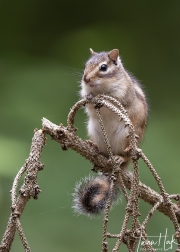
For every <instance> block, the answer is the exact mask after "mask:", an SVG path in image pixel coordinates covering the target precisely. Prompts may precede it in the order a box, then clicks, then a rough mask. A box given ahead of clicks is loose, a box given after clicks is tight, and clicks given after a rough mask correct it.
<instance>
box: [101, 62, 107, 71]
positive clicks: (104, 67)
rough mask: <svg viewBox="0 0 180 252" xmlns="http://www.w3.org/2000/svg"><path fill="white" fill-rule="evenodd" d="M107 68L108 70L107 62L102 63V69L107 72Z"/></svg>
mask: <svg viewBox="0 0 180 252" xmlns="http://www.w3.org/2000/svg"><path fill="white" fill-rule="evenodd" d="M106 70H107V65H106V64H102V65H101V66H100V71H103V72H105V71H106Z"/></svg>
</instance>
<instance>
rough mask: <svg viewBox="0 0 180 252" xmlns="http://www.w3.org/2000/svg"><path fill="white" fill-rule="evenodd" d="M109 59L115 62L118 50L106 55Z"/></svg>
mask: <svg viewBox="0 0 180 252" xmlns="http://www.w3.org/2000/svg"><path fill="white" fill-rule="evenodd" d="M108 56H109V58H110V59H111V60H112V61H114V62H115V63H116V62H117V59H118V56H119V50H118V49H113V50H112V51H110V52H109V53H108Z"/></svg>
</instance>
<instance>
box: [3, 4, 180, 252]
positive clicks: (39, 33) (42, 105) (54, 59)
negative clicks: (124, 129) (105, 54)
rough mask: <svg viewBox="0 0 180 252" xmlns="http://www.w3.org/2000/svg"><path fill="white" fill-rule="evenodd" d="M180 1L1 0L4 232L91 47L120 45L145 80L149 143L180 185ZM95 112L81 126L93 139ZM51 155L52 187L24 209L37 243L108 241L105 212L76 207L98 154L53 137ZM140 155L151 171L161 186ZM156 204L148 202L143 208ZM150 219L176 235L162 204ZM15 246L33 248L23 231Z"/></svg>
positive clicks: (73, 246)
mask: <svg viewBox="0 0 180 252" xmlns="http://www.w3.org/2000/svg"><path fill="white" fill-rule="evenodd" d="M179 11H180V2H179V1H177V0H174V1H155V0H152V1H148V2H147V1H142V0H140V1H111V2H110V1H106V0H104V1H101V0H100V1H94V0H92V1H82V0H81V1H72V0H70V1H64V0H61V1H59V2H57V1H51V2H50V1H41V0H36V1H34V0H33V1H29V2H24V1H22V0H19V1H5V0H2V1H1V3H0V118H1V124H0V128H1V131H0V213H1V214H0V236H2V234H3V232H4V229H5V227H6V222H7V219H8V216H9V213H10V209H9V207H10V195H9V190H10V189H11V184H12V181H13V178H14V176H15V175H16V173H17V171H18V169H19V168H20V167H21V166H22V165H23V163H24V160H25V159H26V158H27V157H28V154H29V148H30V143H31V138H32V136H33V130H34V128H36V127H37V128H40V127H41V118H42V117H46V118H48V119H49V120H51V121H52V122H54V123H57V124H59V123H63V124H66V117H67V114H68V112H69V109H70V107H71V106H72V105H73V104H74V103H75V102H76V101H77V100H78V91H79V81H80V79H81V74H82V71H83V68H84V62H85V61H86V59H87V58H88V57H89V52H88V49H89V48H90V47H92V48H93V49H94V50H95V51H101V50H111V49H113V48H118V49H119V50H120V54H121V57H122V60H123V62H124V65H125V67H126V68H127V69H128V70H129V71H130V72H132V73H133V74H134V75H135V76H137V77H138V78H139V80H140V81H141V82H142V83H143V85H144V89H145V91H146V93H147V96H148V99H149V107H150V112H149V114H150V116H149V123H148V128H147V134H146V137H145V141H144V142H143V144H142V147H143V149H144V152H145V153H146V155H147V156H148V157H149V158H150V160H151V162H152V163H153V164H154V166H155V168H156V170H157V172H158V174H159V175H160V176H161V178H162V180H163V182H164V185H165V188H166V189H167V190H168V192H170V193H178V192H179V167H178V166H179V162H178V161H179V140H180V137H179V134H178V130H179V127H180V115H179V106H180V101H179V92H180V88H179V80H180V73H179V68H180V46H179V45H180V17H179ZM85 120H86V117H85V115H84V113H83V111H80V112H79V113H78V115H77V117H76V126H77V127H78V129H79V130H78V134H79V135H80V136H81V137H82V138H84V139H85V138H86V130H85ZM42 162H43V163H44V164H45V169H44V171H42V172H41V173H40V174H39V185H40V187H41V189H42V193H41V194H40V196H39V199H38V200H37V201H34V200H31V201H30V202H29V203H28V205H27V207H26V209H25V212H24V213H23V216H22V224H23V228H24V230H25V233H26V236H27V238H28V241H29V243H30V245H31V248H32V251H39V252H41V251H43V252H46V251H54V252H56V251H63V252H76V251H78V252H79V251H86V252H88V251H100V249H101V236H102V221H101V220H102V217H99V218H97V219H91V220H90V219H88V218H87V217H84V216H79V217H77V216H74V214H73V212H72V210H71V193H72V192H73V187H74V184H75V183H76V181H78V180H79V179H80V178H81V177H84V176H85V175H88V174H89V172H90V168H91V164H89V162H88V161H86V160H85V159H83V158H82V157H80V156H78V155H77V154H76V153H74V152H73V151H67V152H63V151H62V150H61V149H60V148H59V146H58V145H57V143H54V142H52V141H51V140H50V138H49V139H48V141H47V145H46V147H45V148H44V151H43V155H42ZM140 164H141V166H140V172H141V175H140V176H141V179H142V181H143V182H144V183H146V184H148V185H149V186H151V187H153V188H155V189H157V187H156V186H155V182H154V180H153V178H152V176H151V175H150V173H149V171H147V169H146V168H145V166H144V165H142V163H140ZM124 207H125V202H124V200H122V203H121V204H120V205H118V206H116V207H115V208H114V209H113V210H112V212H111V217H110V224H109V229H110V231H111V232H114V233H117V232H119V229H120V227H121V223H122V218H123V214H124ZM148 209H149V206H146V204H144V203H143V202H142V205H141V212H142V214H143V212H144V213H147V211H148ZM117 223H119V224H118V225H117ZM148 229H149V230H148V232H149V234H150V235H156V236H158V235H159V234H160V233H162V234H164V233H165V230H166V229H168V235H169V239H170V238H171V235H172V234H173V229H172V224H171V222H170V221H169V220H168V219H167V217H165V216H162V215H161V214H159V213H157V214H156V215H155V216H153V218H152V221H151V225H150V224H149V226H148ZM113 242H114V241H113ZM113 242H110V244H112V243H113ZM173 248H174V247H173ZM12 251H23V248H22V246H21V243H20V241H19V238H18V237H16V239H15V241H14V244H13V247H12ZM168 251H171V250H170V249H169V250H168ZM172 251H174V249H172Z"/></svg>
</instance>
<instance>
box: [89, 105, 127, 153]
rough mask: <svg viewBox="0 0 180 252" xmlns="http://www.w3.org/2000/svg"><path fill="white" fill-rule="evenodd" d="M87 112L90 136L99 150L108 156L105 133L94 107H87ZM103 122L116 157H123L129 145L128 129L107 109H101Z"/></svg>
mask: <svg viewBox="0 0 180 252" xmlns="http://www.w3.org/2000/svg"><path fill="white" fill-rule="evenodd" d="M86 112H87V114H88V116H89V120H88V125H87V128H88V134H89V136H90V138H91V140H92V141H93V142H94V143H95V144H96V145H97V146H98V148H99V149H100V150H101V151H102V152H103V153H104V154H107V148H106V145H105V143H104V137H103V133H102V130H101V127H100V123H99V121H98V117H97V115H96V112H95V109H94V108H93V105H87V107H86ZM100 112H101V117H102V121H103V124H104V127H105V130H106V133H107V136H108V140H109V143H110V145H111V148H112V152H113V154H114V155H123V154H124V150H125V148H126V147H127V145H128V138H127V135H128V133H127V129H126V128H125V125H124V122H123V121H122V120H120V118H119V117H118V116H117V115H116V114H114V113H113V112H112V111H110V110H109V109H107V108H104V107H102V108H101V109H100Z"/></svg>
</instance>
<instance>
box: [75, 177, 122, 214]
mask: <svg viewBox="0 0 180 252" xmlns="http://www.w3.org/2000/svg"><path fill="white" fill-rule="evenodd" d="M118 192H119V187H117V186H115V188H114V193H113V197H112V202H114V201H116V199H117V196H118ZM109 193H110V179H109V178H108V177H106V176H104V175H100V176H97V177H93V176H89V177H86V178H84V179H82V180H81V181H80V182H79V183H77V184H76V187H75V192H74V193H73V194H72V196H73V209H74V211H75V212H76V213H78V214H84V215H88V216H89V217H91V216H93V215H98V214H101V213H102V212H103V211H104V210H105V207H106V202H107V200H108V197H109ZM112 202H111V203H112Z"/></svg>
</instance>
